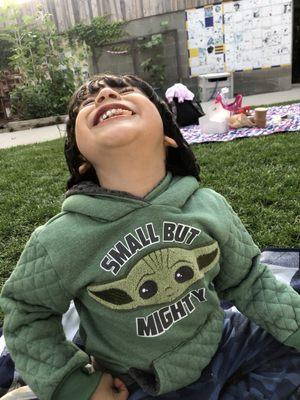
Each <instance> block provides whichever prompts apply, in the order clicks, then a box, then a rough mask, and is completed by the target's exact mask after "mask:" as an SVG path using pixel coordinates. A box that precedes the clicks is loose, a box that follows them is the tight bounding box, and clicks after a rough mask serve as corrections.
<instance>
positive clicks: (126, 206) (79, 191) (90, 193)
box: [62, 172, 199, 221]
mask: <svg viewBox="0 0 300 400" xmlns="http://www.w3.org/2000/svg"><path fill="white" fill-rule="evenodd" d="M197 189H199V183H198V181H197V180H196V178H194V177H192V176H185V177H180V176H176V177H174V176H172V174H171V173H170V172H168V173H167V175H166V176H165V178H164V179H163V180H162V181H161V182H160V183H159V184H158V185H157V186H155V187H154V188H153V189H152V190H151V191H150V192H149V193H148V194H147V195H146V196H145V197H144V198H139V197H136V196H134V195H132V194H130V193H126V192H120V191H114V190H107V189H104V188H101V187H100V186H99V185H97V184H95V183H93V182H82V183H80V184H78V185H75V186H73V187H72V188H71V189H70V190H69V191H68V192H67V193H66V197H67V198H66V200H65V201H64V203H63V205H62V211H68V212H75V213H79V214H84V215H86V216H89V217H91V218H96V219H100V220H103V221H115V220H117V219H119V218H121V217H123V216H125V215H127V214H129V213H130V212H132V211H135V210H137V209H139V208H143V207H148V206H149V205H151V204H156V205H164V206H172V207H176V208H182V207H183V206H184V204H185V203H186V202H187V200H188V199H189V197H190V196H191V195H192V194H193V193H194V192H195V191H196V190H197Z"/></svg>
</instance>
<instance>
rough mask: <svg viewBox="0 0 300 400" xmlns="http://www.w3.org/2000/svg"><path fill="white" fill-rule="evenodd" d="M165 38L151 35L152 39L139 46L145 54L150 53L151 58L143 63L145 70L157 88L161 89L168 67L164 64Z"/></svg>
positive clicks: (159, 35)
mask: <svg viewBox="0 0 300 400" xmlns="http://www.w3.org/2000/svg"><path fill="white" fill-rule="evenodd" d="M162 46H163V37H162V34H161V33H159V34H155V35H151V37H150V39H149V40H147V41H145V42H144V43H141V44H140V45H139V47H140V49H141V50H142V52H144V53H145V54H149V53H150V57H148V58H147V59H146V60H144V61H143V62H142V63H141V67H142V68H143V70H144V71H145V72H146V73H148V74H149V78H150V79H151V82H153V84H154V85H155V86H158V87H160V86H161V85H162V84H163V82H164V80H165V77H166V74H165V68H166V66H165V65H164V64H163V63H162V60H163V57H162V55H161V53H162Z"/></svg>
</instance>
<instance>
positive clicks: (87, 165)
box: [78, 161, 91, 175]
mask: <svg viewBox="0 0 300 400" xmlns="http://www.w3.org/2000/svg"><path fill="white" fill-rule="evenodd" d="M90 168H91V163H89V162H88V161H85V162H84V163H83V164H81V165H80V167H79V168H78V171H79V174H80V175H83V174H85V173H86V171H88V170H89V169H90Z"/></svg>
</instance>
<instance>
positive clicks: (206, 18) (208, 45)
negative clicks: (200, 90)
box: [185, 0, 293, 76]
mask: <svg viewBox="0 0 300 400" xmlns="http://www.w3.org/2000/svg"><path fill="white" fill-rule="evenodd" d="M292 6H293V3H292V0H252V1H249V0H233V1H226V2H223V3H220V4H215V5H211V6H205V7H199V8H193V9H190V10H186V11H185V16H186V31H187V47H188V56H189V68H190V76H198V75H200V74H207V73H214V72H224V71H228V72H231V71H235V72H237V71H245V70H253V69H265V68H274V67H278V66H287V65H291V60H292Z"/></svg>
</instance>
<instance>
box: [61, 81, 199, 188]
mask: <svg viewBox="0 0 300 400" xmlns="http://www.w3.org/2000/svg"><path fill="white" fill-rule="evenodd" d="M100 82H102V83H105V84H106V85H107V86H109V87H111V88H123V87H126V86H132V87H136V88H137V89H139V90H141V91H142V92H143V93H144V94H145V95H146V96H147V97H148V99H149V100H150V101H152V103H153V104H154V105H155V106H156V108H157V110H158V112H159V114H160V116H161V118H162V121H163V127H164V133H165V134H166V135H168V136H169V137H171V138H173V139H174V140H175V141H176V143H177V144H178V148H173V147H169V148H168V151H167V160H166V169H167V171H170V172H172V173H173V174H174V175H181V176H186V175H192V176H194V177H195V178H197V179H198V180H200V179H199V172H200V167H199V165H198V163H197V160H196V158H195V156H194V154H193V152H192V150H191V149H190V147H189V145H188V143H187V142H186V140H185V139H184V138H183V136H182V134H181V132H180V130H179V128H178V126H177V124H176V122H175V119H174V116H173V114H172V113H171V111H170V110H169V108H168V106H167V104H166V103H165V102H164V101H163V100H162V99H160V98H159V97H158V95H157V94H156V93H155V91H154V90H153V88H152V87H151V86H150V85H149V84H148V83H146V82H145V81H143V80H142V79H140V78H138V77H136V76H134V75H122V76H117V75H109V74H102V75H97V76H95V77H93V78H92V79H91V80H90V81H89V82H87V83H85V84H83V85H82V86H81V87H80V88H79V89H78V90H77V91H76V92H75V93H74V94H73V96H72V98H71V100H70V103H69V108H68V119H67V123H66V125H67V136H66V140H65V147H64V153H65V157H66V161H67V165H68V167H69V171H70V173H71V176H70V178H69V180H68V182H67V189H70V188H71V187H72V186H73V185H75V184H77V183H79V182H81V181H93V182H95V183H97V184H99V181H98V178H97V175H96V171H95V169H94V168H93V167H91V168H89V169H88V171H86V172H85V173H84V174H82V175H81V174H79V170H78V169H79V166H80V165H81V164H82V163H83V157H82V155H81V154H80V151H79V149H78V147H77V143H76V138H75V121H76V118H77V115H78V112H79V107H80V105H81V103H82V101H83V100H85V99H86V98H87V97H88V96H90V95H91V94H96V93H97V92H98V91H99V88H100V87H101V86H99V84H100Z"/></svg>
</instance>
